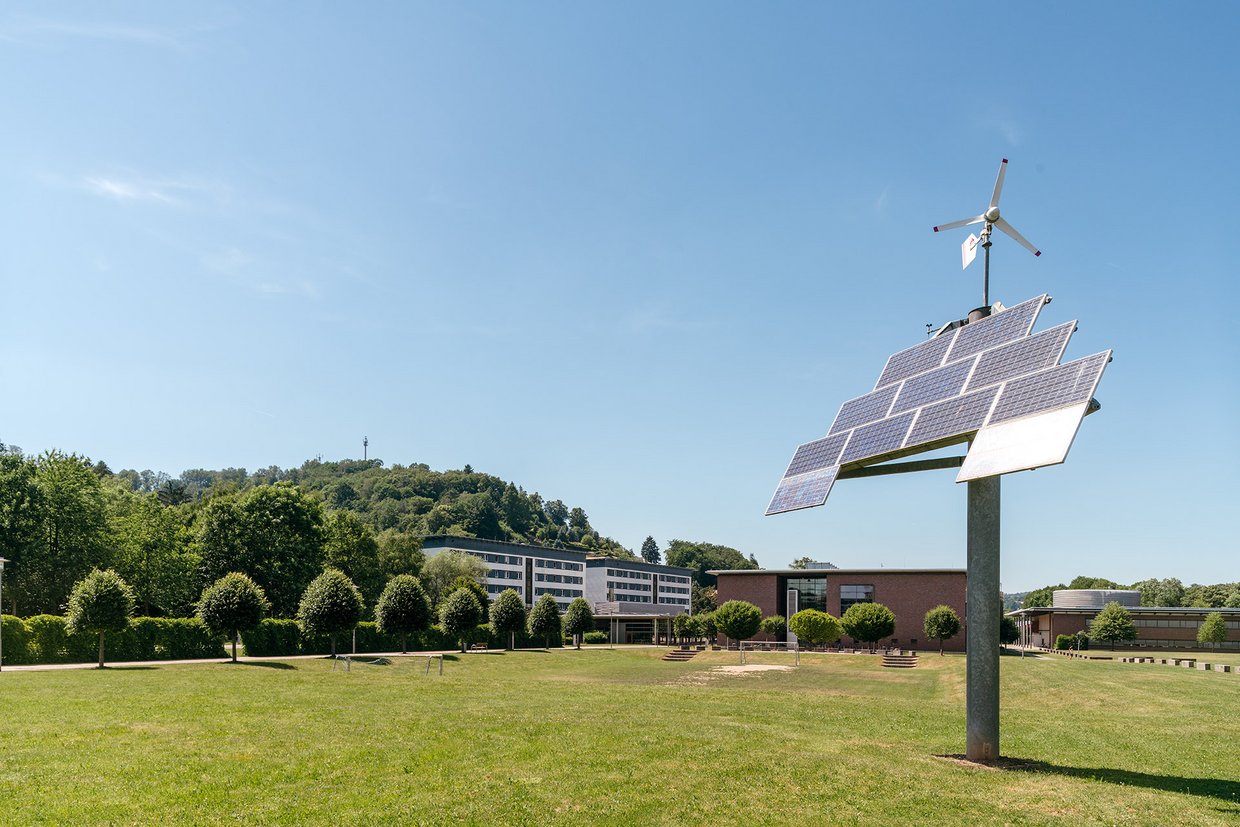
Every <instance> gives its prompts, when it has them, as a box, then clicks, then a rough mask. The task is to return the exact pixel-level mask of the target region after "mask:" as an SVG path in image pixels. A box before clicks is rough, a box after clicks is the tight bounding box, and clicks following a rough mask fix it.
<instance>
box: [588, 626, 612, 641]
mask: <svg viewBox="0 0 1240 827" xmlns="http://www.w3.org/2000/svg"><path fill="white" fill-rule="evenodd" d="M585 641H586V643H606V642H607V633H606V632H600V631H598V630H597V629H595V630H594V631H593V632H586V634H585Z"/></svg>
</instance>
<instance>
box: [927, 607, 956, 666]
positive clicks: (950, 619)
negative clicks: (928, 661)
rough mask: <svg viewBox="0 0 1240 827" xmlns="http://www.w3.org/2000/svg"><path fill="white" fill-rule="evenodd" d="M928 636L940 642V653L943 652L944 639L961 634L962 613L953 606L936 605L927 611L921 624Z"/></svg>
mask: <svg viewBox="0 0 1240 827" xmlns="http://www.w3.org/2000/svg"><path fill="white" fill-rule="evenodd" d="M921 628H922V631H923V632H925V635H926V637H928V638H931V639H932V640H937V641H938V642H939V654H940V655H942V654H943V641H945V640H947V639H948V638H953V637H955V636H956V635H958V634H960V615H958V614H956V610H955V609H953V608H952V607H951V606H935V607H934V608H933V609H931V610H930V611H928V612H926V618H925V620H923V621H922V624H921Z"/></svg>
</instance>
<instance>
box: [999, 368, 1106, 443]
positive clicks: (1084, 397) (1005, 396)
mask: <svg viewBox="0 0 1240 827" xmlns="http://www.w3.org/2000/svg"><path fill="white" fill-rule="evenodd" d="M1110 359H1111V351H1109V350H1108V351H1105V352H1103V353H1095V354H1094V355H1093V356H1086V357H1085V358H1084V359H1077V360H1076V361H1075V362H1068V363H1067V364H1066V365H1059V366H1058V367H1053V368H1047V369H1046V370H1042V371H1038V372H1037V373H1033V374H1030V375H1029V376H1022V377H1020V378H1018V379H1013V380H1011V381H1010V382H1008V383H1007V384H1005V385H1004V386H1003V391H1002V392H1001V393H1000V394H999V402H998V404H996V405H995V411H994V413H993V414H991V415H990V422H989V423H988V424H991V425H993V424H995V423H997V422H1005V421H1007V420H1009V419H1018V418H1020V417H1022V416H1029V415H1030V414H1035V413H1041V412H1043V411H1050V410H1054V409H1055V408H1063V407H1066V406H1068V405H1075V404H1077V403H1080V402H1088V401H1089V399H1090V397H1091V396H1093V395H1094V388H1096V387H1097V386H1098V380H1099V379H1100V378H1101V377H1102V369H1103V368H1105V367H1106V364H1107V362H1108V361H1110Z"/></svg>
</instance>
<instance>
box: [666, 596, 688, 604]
mask: <svg viewBox="0 0 1240 827" xmlns="http://www.w3.org/2000/svg"><path fill="white" fill-rule="evenodd" d="M659 602H660V603H664V604H666V605H668V606H688V605H689V598H687V597H660V598H659Z"/></svg>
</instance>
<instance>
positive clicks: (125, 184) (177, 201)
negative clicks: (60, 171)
mask: <svg viewBox="0 0 1240 827" xmlns="http://www.w3.org/2000/svg"><path fill="white" fill-rule="evenodd" d="M80 186H81V187H82V188H83V189H85V190H86V191H87V192H90V193H93V194H95V195H98V196H102V197H104V198H111V199H112V200H114V201H122V202H129V203H146V204H166V205H168V206H185V205H186V204H188V203H189V202H190V201H193V200H201V199H203V198H204V197H208V198H214V199H215V200H216V201H219V202H224V201H225V200H226V199H227V197H228V192H227V188H226V187H223V186H221V185H219V184H213V183H210V182H206V181H202V180H198V179H196V178H149V177H146V176H142V175H134V174H125V173H109V174H104V175H86V176H83V178H82V179H81V183H80Z"/></svg>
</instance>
